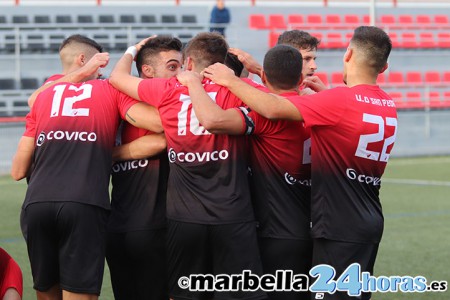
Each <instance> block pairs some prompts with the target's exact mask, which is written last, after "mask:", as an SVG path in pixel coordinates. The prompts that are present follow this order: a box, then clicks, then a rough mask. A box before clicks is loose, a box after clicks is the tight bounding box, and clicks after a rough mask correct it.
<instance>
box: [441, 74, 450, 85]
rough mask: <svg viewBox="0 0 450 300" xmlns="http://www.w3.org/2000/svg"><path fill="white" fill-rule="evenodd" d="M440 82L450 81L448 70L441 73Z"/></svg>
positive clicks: (446, 82)
mask: <svg viewBox="0 0 450 300" xmlns="http://www.w3.org/2000/svg"><path fill="white" fill-rule="evenodd" d="M442 82H443V83H445V84H448V83H450V72H449V71H447V72H444V74H442Z"/></svg>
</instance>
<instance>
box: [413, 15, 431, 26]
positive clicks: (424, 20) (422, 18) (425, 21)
mask: <svg viewBox="0 0 450 300" xmlns="http://www.w3.org/2000/svg"><path fill="white" fill-rule="evenodd" d="M416 23H417V25H418V26H419V27H420V28H422V29H428V28H431V27H432V25H431V16H430V15H417V16H416Z"/></svg>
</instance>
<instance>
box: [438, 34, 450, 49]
mask: <svg viewBox="0 0 450 300" xmlns="http://www.w3.org/2000/svg"><path fill="white" fill-rule="evenodd" d="M437 46H438V47H439V48H450V32H438V33H437Z"/></svg>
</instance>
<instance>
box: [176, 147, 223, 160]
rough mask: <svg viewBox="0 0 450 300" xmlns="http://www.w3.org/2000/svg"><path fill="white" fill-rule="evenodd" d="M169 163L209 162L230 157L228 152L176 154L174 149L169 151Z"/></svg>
mask: <svg viewBox="0 0 450 300" xmlns="http://www.w3.org/2000/svg"><path fill="white" fill-rule="evenodd" d="M168 156H169V162H171V163H174V162H177V161H178V162H188V163H191V162H208V161H218V160H226V159H227V158H228V156H229V154H228V151H227V150H225V149H224V150H220V151H217V150H215V151H211V152H209V151H205V152H178V153H177V152H175V150H174V149H173V148H170V149H169V151H168Z"/></svg>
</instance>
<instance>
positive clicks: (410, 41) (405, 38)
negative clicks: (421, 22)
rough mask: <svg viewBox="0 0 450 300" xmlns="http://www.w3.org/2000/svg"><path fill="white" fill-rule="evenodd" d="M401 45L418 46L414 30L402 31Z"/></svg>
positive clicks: (405, 46) (407, 46) (406, 46)
mask: <svg viewBox="0 0 450 300" xmlns="http://www.w3.org/2000/svg"><path fill="white" fill-rule="evenodd" d="M401 46H402V47H403V48H418V46H419V43H418V42H417V37H416V33H415V32H410V31H408V32H402V40H401Z"/></svg>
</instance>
